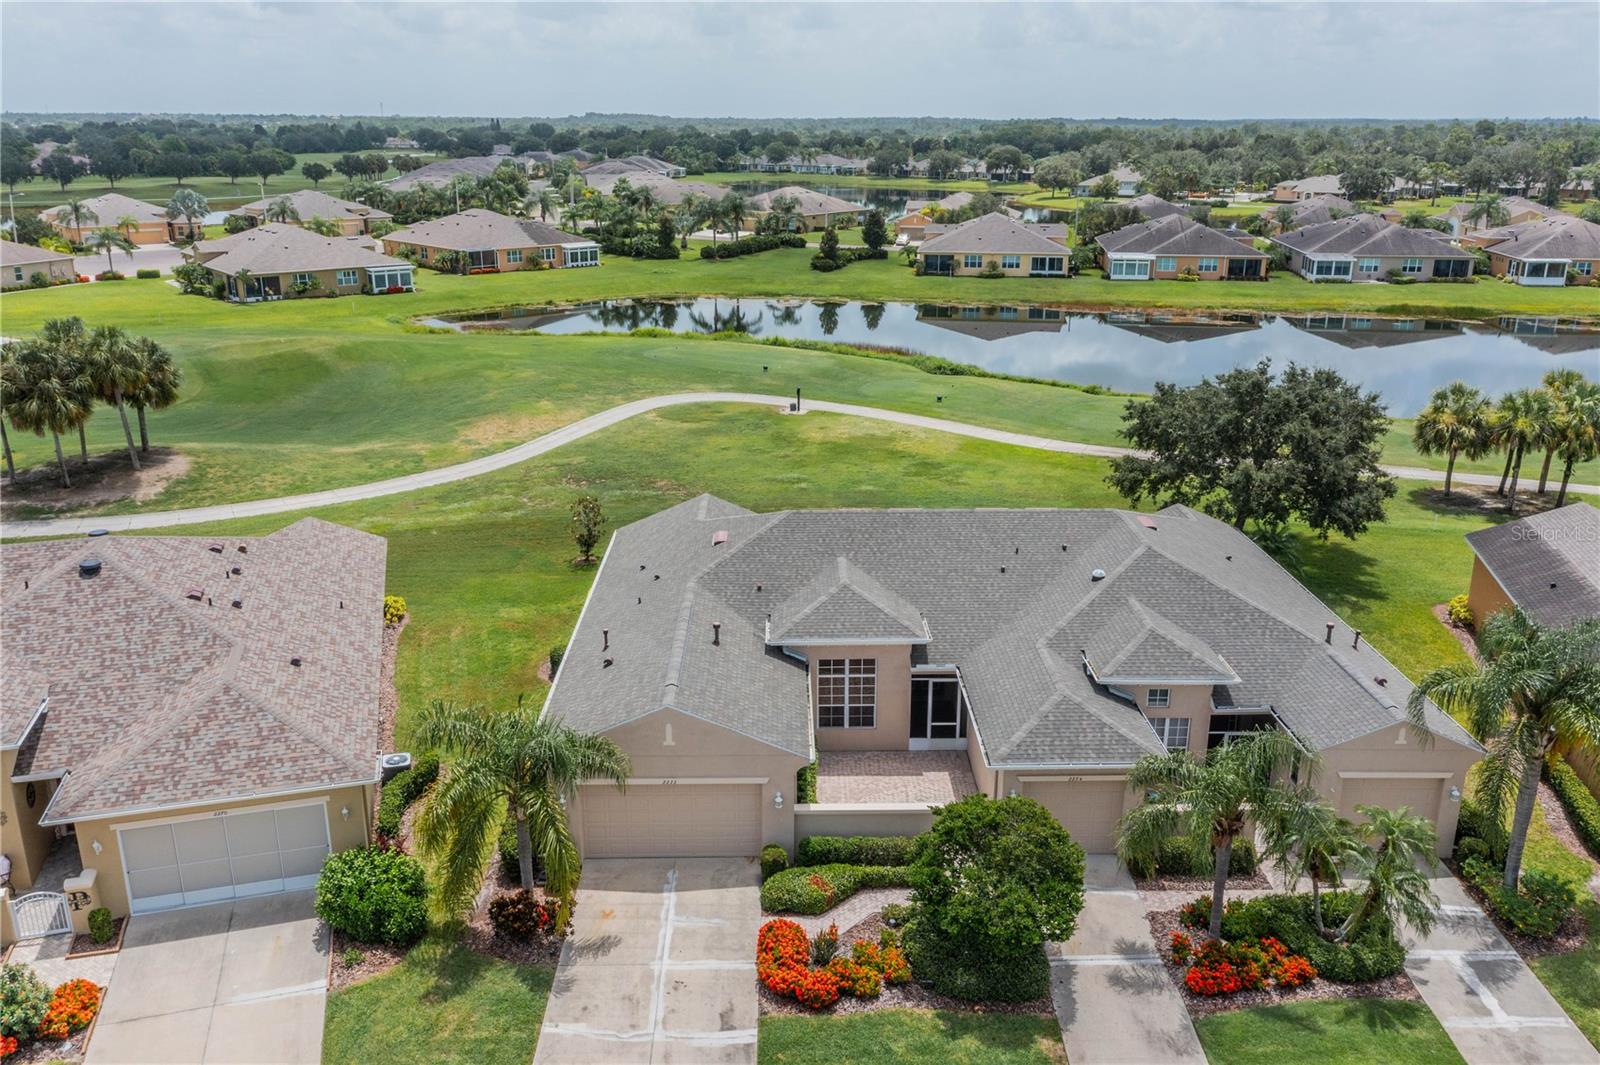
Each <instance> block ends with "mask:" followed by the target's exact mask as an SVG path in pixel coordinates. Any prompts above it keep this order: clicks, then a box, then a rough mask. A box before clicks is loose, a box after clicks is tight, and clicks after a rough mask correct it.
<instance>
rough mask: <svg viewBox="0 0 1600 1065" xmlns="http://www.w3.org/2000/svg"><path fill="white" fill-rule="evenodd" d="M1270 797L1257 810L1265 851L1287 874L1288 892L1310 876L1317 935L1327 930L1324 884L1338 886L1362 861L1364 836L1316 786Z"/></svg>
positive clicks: (1304, 786) (1303, 787)
mask: <svg viewBox="0 0 1600 1065" xmlns="http://www.w3.org/2000/svg"><path fill="white" fill-rule="evenodd" d="M1270 798H1271V799H1273V800H1274V801H1272V802H1270V803H1269V804H1267V805H1265V806H1263V807H1262V808H1261V809H1259V810H1257V811H1256V816H1257V818H1258V820H1259V821H1260V823H1261V828H1262V835H1263V838H1264V840H1265V843H1266V847H1265V853H1266V854H1267V855H1268V856H1269V857H1271V858H1273V859H1274V860H1275V862H1276V863H1277V865H1278V867H1279V868H1280V869H1282V870H1283V871H1284V874H1285V876H1286V877H1287V886H1288V888H1289V890H1291V891H1294V890H1297V889H1298V888H1299V886H1300V878H1301V877H1306V876H1308V877H1310V878H1311V912H1312V916H1313V917H1314V918H1315V919H1316V922H1317V931H1319V932H1321V931H1324V930H1325V926H1324V925H1323V923H1322V885H1323V884H1333V885H1337V884H1339V883H1340V879H1341V873H1340V871H1341V869H1343V867H1344V866H1345V865H1347V864H1349V863H1351V862H1353V861H1355V860H1356V859H1357V858H1358V857H1359V852H1360V851H1361V850H1362V843H1361V837H1360V835H1359V833H1358V831H1357V829H1356V826H1355V825H1354V824H1352V823H1351V822H1350V821H1349V820H1348V819H1347V818H1344V817H1340V816H1339V813H1338V811H1336V810H1335V809H1334V808H1333V807H1332V806H1329V805H1328V804H1327V802H1325V801H1324V800H1323V799H1322V796H1321V795H1319V794H1318V793H1317V790H1316V789H1315V788H1312V787H1310V786H1308V785H1302V786H1300V787H1298V788H1295V789H1294V790H1293V791H1288V792H1285V793H1283V794H1282V795H1277V796H1271V797H1270Z"/></svg>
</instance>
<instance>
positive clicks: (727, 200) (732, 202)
mask: <svg viewBox="0 0 1600 1065" xmlns="http://www.w3.org/2000/svg"><path fill="white" fill-rule="evenodd" d="M717 206H718V207H719V208H720V209H721V214H722V220H723V221H724V222H726V223H727V224H728V236H729V237H730V238H731V239H733V240H737V239H738V238H739V227H740V226H742V225H744V219H745V216H746V215H747V214H749V213H750V205H749V204H748V203H747V202H746V201H745V198H744V193H742V192H730V193H728V194H727V195H726V196H724V197H722V199H721V200H719V201H717Z"/></svg>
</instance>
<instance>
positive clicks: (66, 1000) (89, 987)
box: [39, 979, 101, 1039]
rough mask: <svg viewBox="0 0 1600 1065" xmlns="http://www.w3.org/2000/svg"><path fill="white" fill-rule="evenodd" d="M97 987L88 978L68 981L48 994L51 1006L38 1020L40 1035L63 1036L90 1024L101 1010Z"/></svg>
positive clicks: (58, 1037)
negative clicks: (41, 1018)
mask: <svg viewBox="0 0 1600 1065" xmlns="http://www.w3.org/2000/svg"><path fill="white" fill-rule="evenodd" d="M100 994H101V992H100V988H99V986H98V985H96V984H95V983H94V982H93V981H90V980H83V979H77V980H68V981H67V982H66V983H64V984H62V985H61V986H60V987H58V988H56V989H55V992H54V994H52V995H51V996H50V1008H49V1009H47V1010H46V1011H45V1015H44V1020H42V1021H40V1022H39V1038H41V1039H65V1038H67V1036H69V1035H71V1034H72V1033H73V1032H81V1031H82V1030H83V1029H85V1028H87V1027H89V1022H90V1021H92V1020H94V1015H95V1014H96V1013H98V1012H99V1010H100Z"/></svg>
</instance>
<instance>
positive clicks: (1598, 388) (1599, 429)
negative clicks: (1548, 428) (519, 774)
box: [1556, 381, 1600, 507]
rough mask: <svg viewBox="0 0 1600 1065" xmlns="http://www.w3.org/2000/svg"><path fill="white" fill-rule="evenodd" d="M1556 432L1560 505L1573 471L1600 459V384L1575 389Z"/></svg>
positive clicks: (1557, 498)
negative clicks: (1560, 463)
mask: <svg viewBox="0 0 1600 1065" xmlns="http://www.w3.org/2000/svg"><path fill="white" fill-rule="evenodd" d="M1556 432H1557V434H1558V435H1559V436H1560V438H1561V443H1560V446H1559V450H1560V452H1561V459H1562V470H1561V490H1560V491H1558V492H1557V493H1556V506H1558V507H1559V506H1564V505H1565V504H1566V502H1567V485H1568V484H1570V483H1571V481H1572V470H1573V467H1575V466H1576V465H1577V464H1578V463H1580V462H1588V461H1589V460H1590V459H1592V458H1595V457H1596V456H1600V384H1595V383H1594V382H1592V381H1584V382H1582V383H1580V384H1578V385H1575V386H1573V388H1572V389H1571V391H1569V392H1568V393H1567V395H1566V398H1565V400H1564V402H1563V403H1562V405H1561V420H1560V422H1559V423H1558V424H1557V427H1556Z"/></svg>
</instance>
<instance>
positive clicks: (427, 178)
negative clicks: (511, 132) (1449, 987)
mask: <svg viewBox="0 0 1600 1065" xmlns="http://www.w3.org/2000/svg"><path fill="white" fill-rule="evenodd" d="M512 161H513V157H512V156H507V155H469V156H463V157H462V158H460V159H440V160H438V161H437V162H433V163H428V164H427V165H426V166H419V167H418V168H417V169H415V170H412V171H409V172H407V173H404V174H401V175H400V176H399V177H392V178H390V179H389V180H388V181H385V182H384V184H385V185H386V186H388V187H389V189H391V190H392V191H394V192H406V191H409V190H410V189H414V188H416V187H417V186H418V185H441V186H442V185H448V184H450V180H451V179H452V178H455V177H458V176H460V175H463V174H464V175H466V176H467V177H488V176H489V175H490V174H492V173H494V171H495V168H497V167H499V166H502V165H504V164H505V163H508V162H512Z"/></svg>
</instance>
